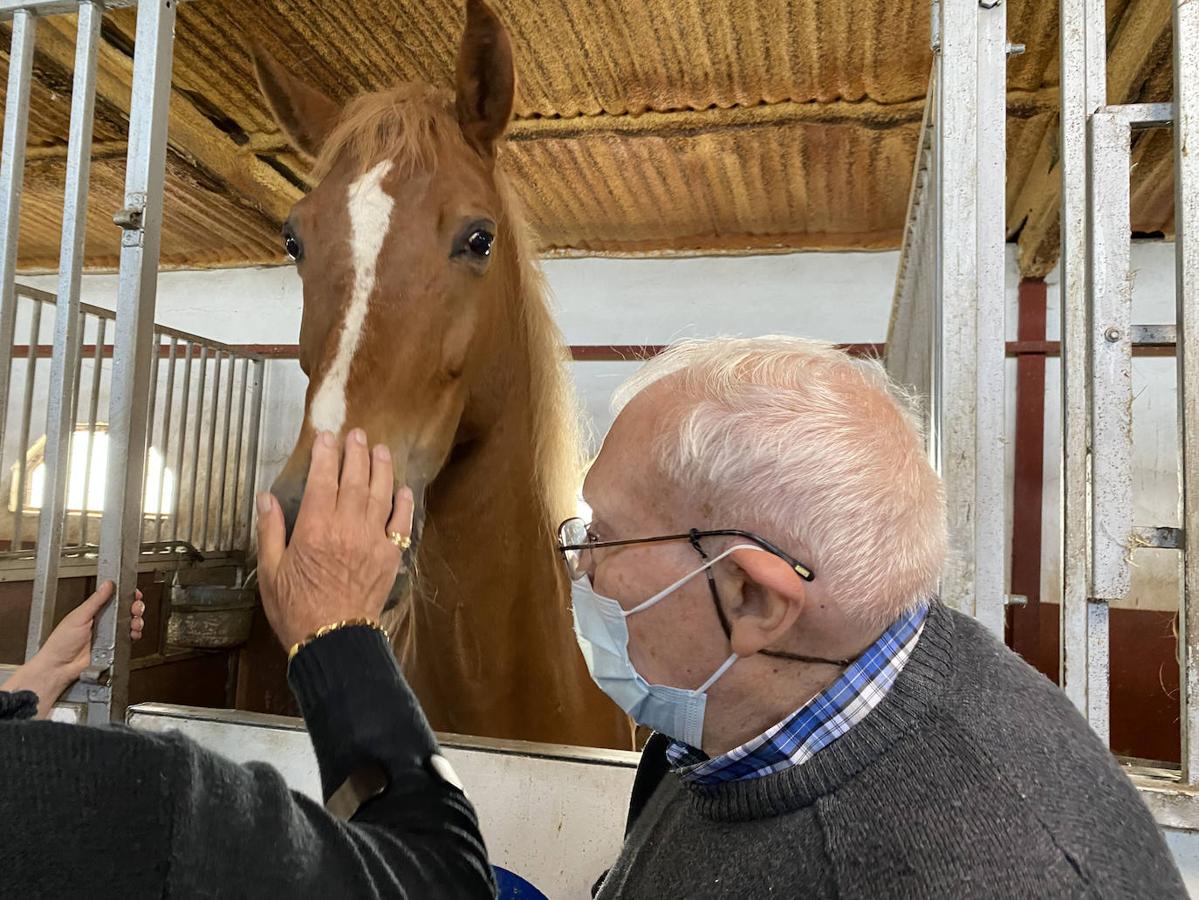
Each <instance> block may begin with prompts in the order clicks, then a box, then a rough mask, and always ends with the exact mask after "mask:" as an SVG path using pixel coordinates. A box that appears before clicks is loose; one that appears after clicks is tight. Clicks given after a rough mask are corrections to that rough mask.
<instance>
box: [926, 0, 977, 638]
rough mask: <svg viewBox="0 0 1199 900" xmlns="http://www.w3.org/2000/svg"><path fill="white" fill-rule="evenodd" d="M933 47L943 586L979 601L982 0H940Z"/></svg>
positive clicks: (958, 602) (956, 603)
mask: <svg viewBox="0 0 1199 900" xmlns="http://www.w3.org/2000/svg"><path fill="white" fill-rule="evenodd" d="M940 37H941V52H940V54H939V55H938V57H937V62H938V66H937V88H938V91H937V102H938V108H937V131H936V140H937V181H938V182H939V185H940V191H939V197H938V199H939V209H938V215H937V246H938V250H939V252H938V257H939V259H940V260H941V265H940V267H939V270H938V272H937V276H938V277H937V290H936V298H937V303H936V308H937V320H936V326H937V338H936V342H935V344H934V346H935V348H936V357H937V362H936V364H935V372H934V380H935V383H936V390H935V393H936V394H937V395H938V402H937V404H936V406H937V409H938V412H939V418H940V422H939V424H938V429H937V430H938V435H939V439H940V460H941V474H942V477H943V479H944V482H945V493H946V506H947V518H948V524H949V533H950V534H951V535H953V536H954V541H955V545H954V548H953V552H952V553H951V554H950V557H949V561H948V564H947V565H946V567H945V572H944V575H943V578H942V585H941V596H942V597H943V598H944V600H945V602H946V603H948V604H949V605H950V606H952V607H955V608H957V609H960V610H962V611H963V612H966V613H970V614H974V613H975V611H976V604H975V601H976V593H975V582H976V576H975V512H976V510H975V506H974V504H975V491H976V485H975V479H976V474H977V473H976V467H975V466H976V461H975V440H976V436H975V432H976V422H975V403H976V399H977V394H978V357H977V350H978V322H977V304H978V265H977V263H978V164H977V163H978V146H977V145H978V5H977V4H975V3H966V2H955V3H943V4H941V28H940Z"/></svg>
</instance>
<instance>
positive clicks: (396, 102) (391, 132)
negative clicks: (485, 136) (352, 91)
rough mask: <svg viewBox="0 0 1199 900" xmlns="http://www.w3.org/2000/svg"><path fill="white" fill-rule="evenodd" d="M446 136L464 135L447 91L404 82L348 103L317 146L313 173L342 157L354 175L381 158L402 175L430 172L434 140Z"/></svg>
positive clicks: (325, 170) (320, 172)
mask: <svg viewBox="0 0 1199 900" xmlns="http://www.w3.org/2000/svg"><path fill="white" fill-rule="evenodd" d="M446 139H452V140H461V139H462V138H461V136H460V132H459V130H458V123H457V120H456V118H455V116H454V105H453V97H452V96H451V94H450V93H449V92H448V91H445V90H442V89H439V88H433V87H430V86H429V85H427V84H421V83H419V82H405V83H402V84H398V85H396V86H395V87H392V88H389V89H387V90H384V91H375V92H373V93H369V94H361V95H359V96H357V97H355V98H354V99H353V100H351V101H350V102H349V103H348V104H346V107H345V109H343V110H342V113H341V115H340V116H339V117H338V120H337V124H336V125H334V127H333V130H332V131H331V132H330V133H329V135H328V137H326V138H325V141H324V143H323V144H322V146H321V152H320V156H318V157H317V160H316V165H315V167H314V173H315V175H316V177H318V178H323V177H324V176H325V175H327V174H328V173H329V170H330V169H332V168H333V166H334V165H335V164H336V163H337V162H338V161H340V160H343V159H345V160H348V162H349V163H350V165H352V166H353V167H354V168H355V170H356V174H358V175H361V174H363V173H364V172H366V171H368V170H369V169H371V168H373V167H374V166H376V165H378V164H379V163H380V162H382V161H384V160H388V161H390V162H391V163H392V165H393V166H394V168H395V170H396V171H397V172H399V173H401V174H410V173H413V172H421V171H428V170H430V169H432V168H434V167H435V166H436V164H437V147H438V142H439V141H441V140H446Z"/></svg>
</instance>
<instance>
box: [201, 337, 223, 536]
mask: <svg viewBox="0 0 1199 900" xmlns="http://www.w3.org/2000/svg"><path fill="white" fill-rule="evenodd" d="M214 356H215V357H216V362H215V368H214V370H213V374H212V410H211V419H210V421H209V423H208V462H207V466H206V469H205V472H206V474H205V476H204V500H203V503H204V511H203V513H202V514H201V518H200V522H201V525H200V543H199V548H200V549H201V550H207V549H209V547H208V521H209V518H210V514H211V512H212V474H213V468H212V467H213V463H214V461H215V460H216V426H217V419H218V416H219V413H220V408H221V358H222V354H221V351H219V350H218V351H216V353H215V354H214Z"/></svg>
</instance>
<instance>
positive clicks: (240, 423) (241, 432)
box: [221, 356, 250, 550]
mask: <svg viewBox="0 0 1199 900" xmlns="http://www.w3.org/2000/svg"><path fill="white" fill-rule="evenodd" d="M249 392H250V358H249V357H248V356H247V357H244V358H243V359H242V363H241V390H240V391H238V392H237V437H236V438H235V439H234V441H233V447H234V450H233V454H234V455H233V486H232V488H231V489H230V491H229V501H230V503H229V505H230V506H231V507H232V509H231V510H230V513H229V534H228V535H227V536H223V537H227V541H225V543H227V544H228V545H229V546H228V547H227V548H226V549H230V550H232V549H236V544H237V538H238V528H237V513H238V509H237V498H238V488H239V487H240V486H241V467H242V465H243V463H242V451H243V450H245V444H244V442H243V438H244V436H245V426H246V394H248V393H249ZM224 514H225V511H224V509H223V508H222V510H221V515H222V517H223V516H224Z"/></svg>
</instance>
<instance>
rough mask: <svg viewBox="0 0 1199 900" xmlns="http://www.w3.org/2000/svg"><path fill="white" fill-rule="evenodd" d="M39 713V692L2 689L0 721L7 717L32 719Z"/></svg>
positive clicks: (0, 694) (0, 693)
mask: <svg viewBox="0 0 1199 900" xmlns="http://www.w3.org/2000/svg"><path fill="white" fill-rule="evenodd" d="M35 715H37V694H35V693H34V692H33V691H14V692H9V691H0V722H3V721H5V720H6V719H9V720H10V719H32V718H33V717H34V716H35Z"/></svg>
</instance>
